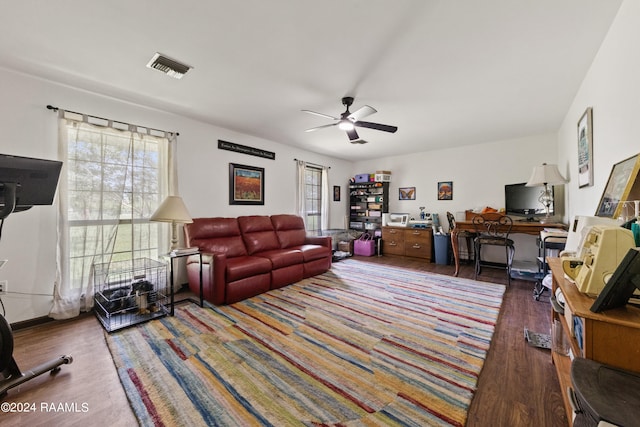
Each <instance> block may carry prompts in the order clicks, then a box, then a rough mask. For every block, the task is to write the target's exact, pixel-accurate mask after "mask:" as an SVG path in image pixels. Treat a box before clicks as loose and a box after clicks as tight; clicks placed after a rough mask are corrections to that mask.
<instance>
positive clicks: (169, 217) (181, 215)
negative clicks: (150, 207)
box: [149, 196, 193, 250]
mask: <svg viewBox="0 0 640 427" xmlns="http://www.w3.org/2000/svg"><path fill="white" fill-rule="evenodd" d="M149 221H158V222H170V223H171V250H174V249H177V248H178V223H180V224H185V223H192V222H193V220H192V219H191V215H189V212H188V211H187V207H186V206H185V205H184V202H183V201H182V198H181V197H179V196H168V197H167V198H166V199H164V201H163V202H162V204H161V205H160V206H158V209H156V211H155V212H154V213H153V215H151V218H149Z"/></svg>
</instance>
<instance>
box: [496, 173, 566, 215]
mask: <svg viewBox="0 0 640 427" xmlns="http://www.w3.org/2000/svg"><path fill="white" fill-rule="evenodd" d="M549 188H550V189H551V195H552V196H553V186H552V185H550V186H549ZM543 190H544V187H527V186H526V185H525V183H524V182H522V183H519V184H507V185H505V186H504V207H505V211H506V214H507V215H509V216H519V217H524V218H526V219H528V220H530V221H534V220H536V219H537V218H540V217H543V216H545V215H546V211H545V208H544V205H543V204H542V203H540V200H538V199H539V198H540V194H541V193H542V191H543ZM554 214H555V209H554V202H551V206H549V215H554Z"/></svg>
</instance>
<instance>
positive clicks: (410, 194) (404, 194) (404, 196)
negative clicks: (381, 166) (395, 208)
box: [398, 187, 416, 200]
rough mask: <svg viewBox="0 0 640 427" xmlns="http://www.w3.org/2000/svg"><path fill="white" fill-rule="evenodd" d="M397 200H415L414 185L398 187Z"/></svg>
mask: <svg viewBox="0 0 640 427" xmlns="http://www.w3.org/2000/svg"><path fill="white" fill-rule="evenodd" d="M398 199H399V200H415V199H416V187H401V188H399V189H398Z"/></svg>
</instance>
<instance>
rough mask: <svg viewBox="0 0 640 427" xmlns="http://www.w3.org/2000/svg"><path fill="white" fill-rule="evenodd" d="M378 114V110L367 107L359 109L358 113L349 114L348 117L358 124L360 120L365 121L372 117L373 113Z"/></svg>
mask: <svg viewBox="0 0 640 427" xmlns="http://www.w3.org/2000/svg"><path fill="white" fill-rule="evenodd" d="M377 112H378V110H376V109H375V108H373V107H370V106H368V105H365V106H364V107H360V108H358V109H357V110H356V111H354V112H353V113H351V114H349V115H348V116H347V117H348V118H349V119H351V120H353V121H354V122H357V121H358V120H360V119H364V118H365V117H367V116H370V115H372V114H373V113H377Z"/></svg>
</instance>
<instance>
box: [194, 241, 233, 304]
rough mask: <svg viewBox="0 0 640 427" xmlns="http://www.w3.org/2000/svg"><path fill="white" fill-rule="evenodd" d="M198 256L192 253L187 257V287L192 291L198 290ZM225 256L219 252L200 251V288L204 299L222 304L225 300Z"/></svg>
mask: <svg viewBox="0 0 640 427" xmlns="http://www.w3.org/2000/svg"><path fill="white" fill-rule="evenodd" d="M198 262H199V256H197V255H192V256H190V257H189V258H187V274H188V277H189V288H190V289H191V291H192V292H196V293H198V292H200V290H199V288H200V286H199V285H200V284H199V280H200V279H199V275H200V270H199V266H198ZM226 265H227V256H226V255H225V254H221V253H207V252H203V253H202V290H203V294H204V295H203V297H204V299H205V300H207V301H209V302H211V303H213V304H215V305H221V304H224V300H225V290H226V283H225V270H226Z"/></svg>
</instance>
